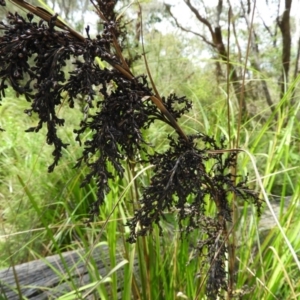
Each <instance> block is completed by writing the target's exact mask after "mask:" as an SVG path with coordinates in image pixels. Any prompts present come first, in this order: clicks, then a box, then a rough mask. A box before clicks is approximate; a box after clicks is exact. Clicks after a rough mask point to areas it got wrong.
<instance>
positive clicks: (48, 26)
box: [0, 1, 187, 213]
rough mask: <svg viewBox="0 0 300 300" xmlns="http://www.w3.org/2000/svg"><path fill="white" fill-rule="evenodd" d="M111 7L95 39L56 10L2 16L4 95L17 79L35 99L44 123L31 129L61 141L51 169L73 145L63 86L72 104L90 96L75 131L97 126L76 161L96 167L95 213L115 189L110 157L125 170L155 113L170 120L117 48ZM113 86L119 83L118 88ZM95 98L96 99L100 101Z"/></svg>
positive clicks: (0, 57) (175, 99)
mask: <svg viewBox="0 0 300 300" xmlns="http://www.w3.org/2000/svg"><path fill="white" fill-rule="evenodd" d="M99 3H102V2H101V1H99ZM103 3H104V2H103ZM103 3H102V4H101V5H104V4H103ZM99 5H100V4H99ZM101 5H100V6H101ZM101 7H102V6H101ZM104 7H105V10H104V11H103V13H104V14H105V18H106V19H107V20H109V22H108V21H105V22H104V23H103V24H104V30H103V32H102V33H101V34H99V35H97V36H96V38H95V39H91V38H90V36H89V30H88V28H87V29H86V31H87V35H88V38H83V37H82V38H80V35H75V36H74V35H73V34H72V32H68V31H62V30H57V29H56V27H55V25H56V24H57V23H56V21H57V16H53V17H52V18H51V19H50V20H49V21H48V22H47V23H46V22H44V21H42V20H41V21H39V22H34V21H33V15H32V14H28V15H27V20H26V19H25V18H23V17H22V16H20V15H19V14H18V13H15V14H12V13H9V14H8V16H7V20H8V24H5V23H4V22H1V23H0V29H1V30H3V31H4V34H3V35H2V37H1V45H0V65H1V67H0V80H1V83H0V94H1V96H3V97H5V89H6V88H7V87H8V85H10V86H12V87H13V89H14V90H15V91H16V92H17V93H19V94H21V95H24V96H25V98H26V100H27V101H28V102H31V103H32V104H31V108H29V109H27V110H25V113H27V114H28V115H32V114H33V113H36V114H37V115H38V117H39V123H38V125H37V126H36V127H33V128H29V129H27V132H32V131H34V132H38V131H39V130H40V129H41V128H42V127H43V125H44V124H46V127H47V143H48V144H49V145H54V151H53V156H54V162H53V163H52V164H51V165H50V166H49V172H52V171H53V170H54V168H55V166H56V165H57V164H58V161H59V159H60V158H61V156H62V149H63V148H66V147H67V144H66V143H64V142H63V141H62V140H61V138H60V137H59V136H58V134H57V126H64V123H65V120H64V119H61V118H58V116H57V114H56V110H57V107H59V106H60V105H61V104H62V96H61V95H62V92H67V94H68V96H69V97H68V101H69V105H70V107H71V108H73V107H74V102H75V101H76V99H77V97H78V95H83V97H84V101H85V102H86V105H85V108H84V114H85V116H84V119H83V120H82V122H81V124H80V128H79V129H78V130H76V131H75V133H76V134H77V140H78V141H80V135H81V134H82V133H84V132H85V131H86V130H90V129H91V130H92V132H93V136H92V138H91V139H90V140H88V141H86V142H85V144H84V147H85V148H84V152H83V156H82V157H81V158H80V159H79V160H78V163H77V166H79V165H80V164H81V163H82V161H84V162H85V163H86V164H87V165H88V166H89V167H90V169H91V172H90V174H89V175H88V176H87V178H86V180H85V181H84V182H83V184H86V183H88V182H89V181H90V180H91V178H95V179H96V182H97V185H98V201H97V203H95V207H96V209H93V212H95V213H97V211H98V207H99V205H100V204H101V203H102V202H103V199H104V196H105V194H106V193H107V192H108V191H109V188H108V183H107V181H108V178H110V177H111V174H110V173H109V172H108V171H107V162H108V161H109V162H111V163H112V165H113V166H114V168H115V169H116V171H117V173H118V174H119V175H122V173H123V167H122V160H123V159H124V157H129V158H133V157H134V155H135V153H136V151H137V150H140V149H141V145H142V144H143V138H142V134H141V130H142V129H143V128H147V127H148V126H149V125H150V123H151V122H153V121H154V120H156V119H160V120H162V121H166V119H165V118H164V117H163V114H162V113H161V112H160V111H159V110H157V108H156V106H155V105H153V103H152V102H151V100H150V99H149V96H151V95H152V92H151V89H150V88H149V87H148V83H147V79H146V77H145V76H140V77H136V78H135V77H133V76H132V75H131V73H130V71H129V70H126V68H125V69H124V68H123V67H122V65H123V63H124V60H123V59H122V56H120V55H117V50H120V49H116V47H115V43H116V42H117V40H116V36H120V35H121V33H122V31H119V30H118V29H117V28H118V27H117V25H116V24H117V23H116V22H114V21H113V19H112V18H113V17H115V14H114V13H109V11H110V10H109V7H110V6H106V5H104ZM110 9H112V7H111V8H110ZM111 49H115V51H112V50H111ZM96 57H99V58H100V59H102V60H103V61H106V62H108V63H109V64H110V65H112V66H114V67H115V68H113V69H107V68H104V69H101V68H100V67H99V66H98V65H97V64H95V58H96ZM71 59H73V61H74V62H73V66H74V69H73V71H71V72H69V75H68V76H66V68H65V66H66V64H67V63H68V61H70V60H71ZM120 70H121V71H120ZM122 71H123V72H122ZM66 78H68V79H66ZM111 85H114V86H115V88H114V89H113V90H112V91H111V90H110V86H111ZM95 97H97V103H94V102H95ZM100 98H101V99H102V100H99V99H100ZM0 100H1V98H0ZM182 101H183V100H182V98H178V97H176V96H175V95H172V98H171V99H169V98H168V101H167V103H166V105H168V106H170V107H171V106H172V105H173V106H176V105H175V104H174V103H175V102H179V103H181V102H182ZM172 103H173V104H172ZM185 104H187V102H186V103H185ZM95 106H96V107H97V108H98V111H97V112H96V113H95V115H90V114H89V108H92V107H95ZM184 109H185V108H181V110H179V111H178V112H177V113H176V109H173V108H172V112H173V113H175V117H176V116H179V115H181V114H182V110H183V111H184ZM185 110H187V108H186V109H185ZM95 157H96V158H95Z"/></svg>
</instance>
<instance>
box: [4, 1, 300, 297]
mask: <svg viewBox="0 0 300 300" xmlns="http://www.w3.org/2000/svg"><path fill="white" fill-rule="evenodd" d="M13 2H17V3H18V4H20V5H21V6H22V7H24V8H25V9H27V10H28V11H29V13H28V14H27V15H26V16H22V15H20V14H19V13H14V14H13V13H9V14H8V16H7V21H6V22H2V23H1V25H0V29H1V30H2V31H3V34H2V35H1V37H0V39H1V46H0V63H1V67H0V77H1V85H0V94H1V99H2V98H6V97H7V96H9V97H13V93H12V90H13V91H14V92H16V93H18V94H20V95H21V96H22V97H23V98H25V99H26V100H27V101H28V102H29V103H30V107H26V108H25V109H24V111H25V113H26V114H27V115H29V116H30V118H29V120H30V121H25V122H28V124H27V123H26V125H28V129H27V130H26V131H27V132H28V135H30V138H29V139H28V141H27V140H26V138H24V137H22V136H20V135H19V136H16V138H15V140H14V141H13V143H12V142H11V144H14V145H20V146H23V145H24V143H25V142H24V141H26V142H28V148H30V149H34V150H35V151H36V152H30V153H28V152H25V150H24V149H23V148H22V147H20V148H18V149H14V147H9V144H10V142H9V141H6V142H5V143H4V144H5V145H6V146H5V147H6V148H5V147H4V149H2V153H4V156H5V157H4V158H3V159H2V160H1V163H2V164H3V165H5V163H6V160H7V163H9V164H12V162H9V160H10V159H12V158H11V157H13V158H14V159H15V161H17V162H18V164H17V165H16V167H15V169H14V170H12V171H11V172H12V178H14V179H13V180H14V184H13V186H16V185H18V186H19V188H20V191H21V198H22V200H23V199H24V200H23V201H17V202H16V203H17V204H16V206H18V205H22V204H24V203H25V201H28V202H29V204H30V206H31V207H32V209H33V210H34V211H35V213H36V214H35V215H36V220H34V221H32V222H31V223H30V220H20V222H18V221H17V222H16V223H15V224H16V227H17V228H16V230H17V231H21V225H22V224H24V223H27V224H31V226H32V227H34V228H36V227H40V228H42V229H43V230H41V231H36V232H37V234H36V235H33V232H34V230H30V228H28V229H27V230H26V234H25V235H23V237H25V238H26V239H27V242H26V243H24V240H23V241H22V240H19V241H18V240H14V241H15V242H17V243H19V244H18V245H17V246H13V247H9V245H8V247H9V250H8V251H9V253H10V254H14V253H18V251H17V250H16V249H17V247H19V248H20V246H19V245H20V243H21V242H22V243H23V245H22V248H24V249H25V250H27V253H28V252H30V254H31V256H33V257H39V256H40V255H41V253H42V254H43V252H44V254H45V255H47V254H48V253H53V252H58V253H62V252H63V251H66V250H70V249H78V248H84V249H85V250H86V251H87V257H85V259H86V260H87V261H89V258H91V255H90V254H91V252H92V251H93V250H94V249H95V248H97V247H98V246H99V245H101V244H102V243H103V241H106V242H107V243H108V245H109V250H108V255H109V261H110V272H108V275H107V277H105V278H100V275H99V273H98V272H97V270H95V269H94V268H93V263H92V260H91V266H90V273H91V274H90V276H91V285H89V286H86V287H84V289H79V288H78V287H76V284H73V286H72V288H73V289H74V292H71V293H69V294H66V295H65V296H64V297H65V299H78V298H82V299H84V298H85V297H86V296H88V295H90V294H92V293H93V294H94V295H96V296H95V297H96V298H97V297H98V298H101V299H109V298H112V299H117V298H120V297H121V298H122V299H130V298H134V299H175V298H176V297H181V298H185V299H218V298H224V297H225V295H227V297H228V299H232V298H233V297H244V298H245V297H252V298H253V293H255V296H256V297H258V298H257V299H274V298H277V299H283V298H282V297H289V298H294V297H297V295H298V294H299V288H297V287H298V286H299V285H297V283H296V281H297V276H296V274H297V271H299V268H298V263H299V262H298V260H297V253H296V250H295V249H298V248H297V247H298V246H299V243H297V241H296V240H297V239H296V235H295V231H294V230H292V228H291V226H290V224H291V222H292V221H291V220H292V217H293V215H294V214H295V213H296V210H297V209H296V205H294V204H295V202H293V201H295V200H296V196H295V197H293V198H292V200H290V203H291V204H290V205H289V206H286V205H284V199H285V196H287V195H288V193H293V194H294V195H297V193H298V194H299V187H298V186H297V185H296V184H294V183H293V182H294V179H293V177H294V176H295V174H296V173H297V171H296V169H293V168H292V167H291V165H292V164H293V160H294V159H297V158H298V157H297V156H296V155H295V156H294V157H293V159H292V160H291V157H290V156H289V155H288V153H295V152H296V151H295V149H293V147H294V146H293V145H292V143H291V139H292V136H293V135H294V134H295V131H294V129H295V123H296V122H295V120H296V114H297V112H298V110H299V108H298V106H295V108H294V111H293V113H292V114H290V112H286V113H287V115H284V113H283V114H282V115H281V116H280V118H279V119H277V125H275V126H274V124H275V122H274V116H275V115H271V116H270V117H269V119H268V120H267V122H266V123H265V125H255V124H254V119H253V120H250V121H248V123H245V124H236V123H235V120H236V118H235V116H234V114H232V113H231V114H230V118H232V119H230V120H228V114H227V110H228V109H229V110H231V112H232V111H233V108H234V106H235V105H236V103H235V102H234V101H232V100H231V99H230V95H227V103H226V102H224V103H225V104H223V103H222V102H221V101H223V98H222V96H221V93H216V103H214V104H213V106H210V105H211V102H209V101H205V102H204V101H202V99H201V98H200V96H199V93H200V91H199V90H198V89H197V88H195V87H194V86H189V85H188V84H187V85H186V86H185V87H184V89H185V92H186V93H188V94H189V96H190V98H191V100H192V102H193V107H192V104H191V101H190V100H188V99H187V98H186V97H184V96H178V95H177V94H175V93H171V94H170V95H167V96H162V95H161V94H160V91H159V90H158V89H157V87H156V85H155V83H154V81H153V79H152V76H151V72H150V70H149V66H148V62H147V59H146V58H145V60H144V64H145V69H146V72H147V76H146V75H138V74H133V71H132V68H131V67H130V66H129V64H128V60H127V59H126V57H125V56H124V54H123V53H125V52H124V51H125V50H126V49H125V45H126V43H125V40H126V36H127V35H126V28H125V25H124V24H125V22H123V20H122V15H119V16H118V15H117V14H116V12H115V7H114V5H113V4H114V3H113V2H107V1H101V0H98V1H91V2H92V4H93V5H94V8H95V10H96V11H97V13H98V15H99V18H100V22H101V25H102V31H101V33H99V34H98V35H97V36H96V37H95V38H92V37H91V36H90V31H89V27H87V28H86V34H85V36H82V35H81V34H79V33H78V32H76V31H74V30H73V29H72V28H70V27H69V26H67V25H66V24H65V23H64V22H63V21H61V20H60V19H59V18H58V16H57V15H53V16H52V15H51V14H47V13H45V11H44V10H40V9H39V8H37V7H34V6H30V5H28V4H26V2H19V1H13ZM36 17H39V18H41V19H42V20H41V21H39V20H38V21H36ZM141 51H143V53H144V52H145V51H144V48H143V47H142V49H141ZM70 62H71V64H70ZM66 66H68V68H66ZM294 84H295V85H297V84H298V81H295V83H294ZM288 93H289V92H287V96H286V99H288ZM202 96H203V95H202ZM205 97H207V95H206V96H205ZM23 98H22V99H23ZM20 100H21V98H20ZM282 101H287V100H285V99H283V100H282ZM11 103H16V102H15V100H14V101H10V102H6V103H5V104H4V105H5V107H7V112H8V111H11V112H10V114H15V111H16V110H17V109H19V107H20V106H21V104H19V103H18V104H15V105H16V107H12V106H11ZM220 103H221V105H220ZM22 105H23V104H22ZM27 105H28V103H27ZM280 105H281V104H279V106H280ZM278 109H279V108H278ZM69 111H72V112H69ZM74 111H75V112H74ZM78 111H79V112H78ZM80 111H82V113H81V112H80ZM287 116H288V117H289V118H288V122H287V123H283V120H284V119H286V118H287ZM7 118H8V117H6V119H7ZM8 120H9V118H8ZM74 120H80V122H78V123H74ZM12 123H14V120H9V122H6V123H3V124H1V125H2V126H3V128H4V129H7V128H9V125H10V124H12ZM31 123H33V124H31ZM22 124H23V123H22ZM283 124H284V126H283ZM21 126H23V125H20V127H21ZM237 126H239V129H240V127H243V126H244V129H245V130H244V131H243V130H241V131H240V134H238V132H239V131H238V130H237ZM73 128H75V129H73ZM248 128H255V129H256V130H257V132H255V130H252V132H249V131H247V130H248ZM20 131H21V128H20V130H17V132H18V134H19V132H20ZM160 131H165V132H166V133H165V134H163V135H160V133H161V132H160ZM8 133H11V134H13V130H12V129H10V130H9V129H8ZM38 133H40V134H38ZM73 133H74V134H75V140H76V142H77V143H74V141H72V136H73ZM6 134H7V133H6V132H2V133H1V135H2V136H4V135H6ZM33 134H34V136H38V137H39V138H41V137H46V143H47V144H48V145H50V146H52V147H53V149H52V150H51V153H50V152H49V147H48V146H47V145H45V142H44V140H43V138H41V140H38V139H37V138H32V137H31V135H33ZM279 134H280V136H279ZM21 137H22V138H24V140H23V139H21ZM152 137H153V139H152ZM157 137H159V138H157ZM266 137H268V138H267V139H266ZM236 140H238V141H239V142H238V145H239V146H240V147H241V148H243V149H250V151H242V150H241V148H237V147H235V146H236V144H235V143H234V142H233V141H236ZM37 149H38V150H37ZM260 153H261V155H260ZM14 155H15V157H14ZM20 155H25V159H24V157H22V156H20ZM26 155H36V156H37V157H39V159H37V160H34V159H26ZM50 155H52V157H53V162H52V163H51V164H50V166H49V167H48V171H49V173H51V174H50V175H49V174H47V177H46V175H45V174H44V173H43V172H42V171H43V170H44V168H45V164H46V162H47V161H48V160H47V158H48V157H49V156H50ZM253 155H254V156H253ZM43 156H45V159H43ZM62 158H63V159H62ZM254 158H256V159H258V160H260V161H259V162H260V164H259V166H260V168H259V169H258V168H257V165H256V163H255V159H254ZM24 160H25V161H29V162H30V163H33V164H32V165H29V166H28V167H27V168H30V170H32V176H37V177H42V178H43V179H42V180H39V182H41V183H42V184H40V186H36V185H35V184H34V182H35V180H34V179H31V178H29V179H28V178H26V177H25V176H24V175H23V174H22V172H21V171H22V168H24V167H23V165H22V163H21V162H22V161H24ZM38 163H42V165H37V164H38ZM74 165H75V169H74V168H73V166H74ZM279 166H280V167H281V168H282V169H280V170H281V171H280V172H279V173H278V171H277V170H278V168H279ZM19 170H21V171H19ZM36 170H37V171H38V172H37V173H35V172H36ZM33 174H35V175H33ZM259 174H263V175H262V177H261V175H259ZM277 176H279V178H280V179H282V178H283V182H282V186H281V187H280V188H278V187H276V186H275V185H276V182H278V179H277ZM4 179H7V178H6V177H4V176H3V175H2V178H1V180H3V182H5V181H4ZM27 179H28V180H27ZM40 179H41V178H40ZM257 182H259V183H260V184H258V183H257ZM257 187H259V190H258V189H257ZM265 187H267V191H268V192H277V191H278V190H280V191H281V193H280V196H281V199H282V200H281V201H282V211H281V213H279V215H277V216H276V214H272V216H271V218H272V219H274V220H275V224H276V225H277V227H278V228H274V229H272V231H270V232H268V233H267V236H266V237H265V239H264V240H260V239H261V235H260V233H259V226H260V225H259V221H258V219H257V215H256V212H257V211H258V215H259V214H260V211H261V205H262V201H261V200H260V199H262V198H264V199H265V201H266V202H267V203H268V204H270V205H268V208H269V209H270V211H271V212H272V205H271V203H270V200H269V199H268V198H266V197H265V196H266V193H265ZM8 190H9V189H8ZM53 190H55V192H53ZM260 190H262V191H263V193H262V195H260V197H259V191H260ZM48 193H49V194H51V195H53V194H55V195H56V196H55V198H54V199H49V198H47V194H48ZM8 195H9V193H8V192H7V197H8ZM5 197H6V196H5ZM51 200H52V201H51ZM9 205H12V206H11V207H9V209H10V210H11V213H10V215H11V216H12V217H15V218H16V220H17V219H18V217H19V216H20V218H22V217H24V218H26V217H27V218H28V216H30V215H31V214H27V212H24V209H23V208H22V207H21V206H20V207H17V208H16V206H13V204H11V203H10V204H9ZM26 207H28V206H26ZM240 207H243V209H242V210H241V209H240ZM253 207H255V211H254V213H252V214H251V212H250V213H249V211H250V210H251V209H252V210H254V209H253ZM285 209H287V214H283V211H285ZM12 212H15V214H13V213H12ZM19 212H20V213H19ZM251 215H252V217H251ZM99 220H100V221H99ZM238 223H239V224H240V226H237V225H238ZM284 226H286V230H285V228H284ZM269 229H270V227H269ZM11 230H13V229H11ZM277 230H278V232H277ZM239 231H240V232H239ZM27 234H30V237H29V238H28V235H27ZM6 236H9V235H6ZM128 242H129V243H128ZM35 243H38V246H36V245H34V244H35ZM270 243H272V246H270V245H271V244H270ZM254 245H255V247H254ZM254 248H255V249H254ZM30 249H35V251H32V250H30ZM120 249H121V250H120ZM120 252H122V255H123V257H124V260H122V261H121V262H120V261H118V259H117V257H118V256H117V254H119V253H120ZM136 257H137V259H136ZM13 258H14V255H10V257H9V258H8V260H7V263H8V262H10V263H12V264H13V263H14V260H13ZM9 259H10V261H9ZM137 264H138V268H137V267H136V265H137ZM287 265H288V268H290V270H287V268H286V266H287ZM123 267H124V270H123V271H124V272H123V275H122V278H121V277H120V276H118V275H117V274H119V273H117V270H119V269H121V268H123ZM245 274H246V275H245ZM248 274H249V275H248ZM58 275H59V272H58ZM282 278H284V280H282ZM107 282H110V283H109V285H108V286H109V287H108V288H106V287H107V285H104V284H106V283H107ZM120 284H121V285H122V295H121V296H120V295H119V286H120ZM64 297H61V299H64ZM272 297H273V298H272ZM244 298H243V299H244ZM245 299H246V298H245ZM294 299H296V298H294Z"/></svg>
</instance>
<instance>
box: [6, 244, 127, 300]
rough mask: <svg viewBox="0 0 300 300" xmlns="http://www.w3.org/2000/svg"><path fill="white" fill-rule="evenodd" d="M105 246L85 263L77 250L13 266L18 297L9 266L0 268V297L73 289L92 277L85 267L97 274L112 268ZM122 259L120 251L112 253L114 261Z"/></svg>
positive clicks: (33, 296)
mask: <svg viewBox="0 0 300 300" xmlns="http://www.w3.org/2000/svg"><path fill="white" fill-rule="evenodd" d="M108 250H109V249H108V247H107V246H105V245H102V246H100V247H99V248H97V249H96V250H95V251H94V252H93V253H92V255H91V256H90V258H89V263H86V259H85V256H86V254H85V253H84V251H83V250H80V251H70V252H66V253H63V254H62V255H53V256H49V257H47V258H45V259H40V260H35V261H32V262H29V263H24V264H21V265H17V266H15V271H16V274H17V280H18V282H19V285H20V287H21V294H22V297H19V295H18V291H17V286H16V278H15V276H14V271H13V269H12V268H9V269H6V270H2V271H0V295H2V296H0V299H1V300H2V299H9V300H15V299H16V300H17V299H26V298H28V299H39V300H42V299H57V298H58V297H59V296H62V295H64V294H66V293H67V292H70V291H73V290H74V289H75V287H77V288H78V287H82V286H84V285H86V284H89V283H91V282H93V281H95V275H94V276H93V278H91V277H90V275H89V271H90V272H92V271H91V270H93V268H96V269H97V270H98V272H99V275H100V276H102V277H104V276H106V275H107V274H108V272H109V271H110V270H111V269H112V267H111V266H110V259H109V251H108ZM123 259H124V258H123V257H122V255H121V254H119V255H117V257H116V261H117V263H118V262H120V261H122V260H123ZM123 271H124V269H122V270H119V271H118V272H117V274H118V273H119V274H120V273H121V272H123ZM93 273H94V274H95V273H96V272H95V271H94V272H93ZM122 277H123V276H120V277H118V278H122ZM118 286H120V287H121V286H122V284H121V282H118ZM5 297H6V298H5ZM25 297H26V298H25ZM85 299H88V298H85ZM91 299H97V298H95V297H92V298H91Z"/></svg>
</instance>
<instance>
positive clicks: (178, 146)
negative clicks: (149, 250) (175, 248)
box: [129, 134, 260, 242]
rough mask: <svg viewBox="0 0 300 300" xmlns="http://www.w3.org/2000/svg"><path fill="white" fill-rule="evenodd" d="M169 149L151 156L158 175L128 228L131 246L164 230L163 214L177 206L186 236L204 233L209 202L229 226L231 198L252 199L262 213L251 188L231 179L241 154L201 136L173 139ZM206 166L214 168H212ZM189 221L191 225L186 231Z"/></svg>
mask: <svg viewBox="0 0 300 300" xmlns="http://www.w3.org/2000/svg"><path fill="white" fill-rule="evenodd" d="M197 140H199V141H200V144H202V147H201V148H200V147H199V146H198V144H197ZM169 145H170V147H169V149H168V150H167V151H166V152H165V153H155V154H154V155H149V162H150V163H151V164H153V165H154V172H153V173H154V175H153V177H152V179H151V184H150V186H149V187H146V188H145V190H144V193H143V197H142V199H141V209H140V210H139V211H136V212H135V216H134V218H133V219H132V220H131V221H130V223H129V226H130V229H131V235H130V238H129V241H130V242H135V240H136V238H137V237H138V236H143V235H146V234H147V233H148V232H151V231H152V227H153V224H158V225H159V221H160V220H161V219H162V218H163V215H164V212H165V211H166V210H171V209H172V208H174V207H175V208H176V211H177V215H178V222H179V225H180V227H181V230H182V232H183V233H189V232H191V231H193V230H195V229H197V228H199V222H201V219H202V217H204V216H205V203H206V201H213V202H215V204H216V206H217V209H218V216H217V219H219V218H221V220H223V221H228V222H230V221H231V209H230V206H229V197H230V196H231V194H232V193H233V194H235V195H236V196H238V197H240V198H242V199H243V200H248V199H252V200H253V201H254V202H255V204H257V206H258V209H260V202H259V200H258V199H257V195H256V193H254V192H253V191H251V190H249V189H247V187H246V183H245V182H244V181H240V182H239V183H238V184H236V183H235V179H236V178H235V177H233V176H232V173H231V169H230V168H231V167H232V166H233V165H234V163H235V161H236V155H237V153H236V152H229V153H224V152H222V150H220V149H224V148H223V147H224V144H223V143H222V144H221V145H220V146H219V145H218V144H217V142H216V141H215V140H214V139H213V138H211V137H208V136H206V135H202V134H199V135H194V136H189V141H188V142H186V141H185V140H184V139H182V138H179V139H178V140H177V141H175V140H174V139H173V138H172V137H169ZM224 156H225V157H224ZM207 164H208V165H209V164H210V165H213V167H211V168H210V169H207V167H206V165H207ZM186 220H188V225H186V226H185V227H184V228H183V227H182V224H186Z"/></svg>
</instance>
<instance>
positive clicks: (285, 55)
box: [277, 0, 292, 99]
mask: <svg viewBox="0 0 300 300" xmlns="http://www.w3.org/2000/svg"><path fill="white" fill-rule="evenodd" d="M291 6H292V0H285V10H284V12H283V14H282V16H281V18H280V19H278V20H277V22H278V26H279V28H280V31H281V35H282V60H281V61H282V68H283V72H282V75H281V83H280V84H281V94H280V99H282V97H283V95H284V93H285V90H286V88H287V84H288V81H289V70H290V59H291V43H292V37H291V28H290V12H291Z"/></svg>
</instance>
